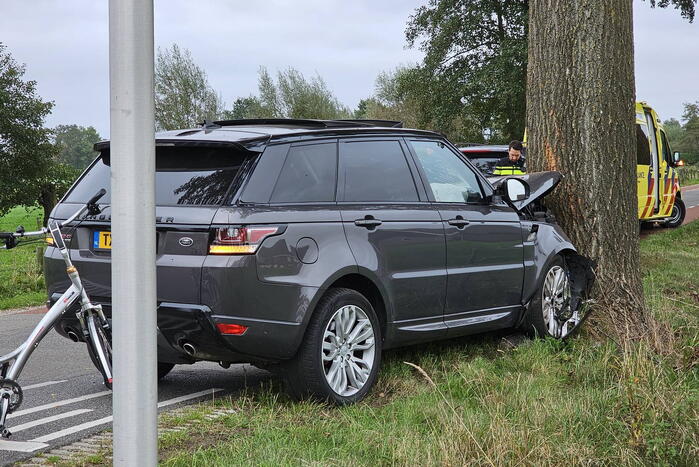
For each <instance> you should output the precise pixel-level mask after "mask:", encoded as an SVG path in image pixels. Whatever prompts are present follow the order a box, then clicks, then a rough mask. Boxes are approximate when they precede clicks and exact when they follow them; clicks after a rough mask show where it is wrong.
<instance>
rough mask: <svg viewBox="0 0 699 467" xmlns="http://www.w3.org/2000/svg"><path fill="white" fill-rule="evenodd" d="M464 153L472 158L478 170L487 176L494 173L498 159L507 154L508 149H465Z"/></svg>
mask: <svg viewBox="0 0 699 467" xmlns="http://www.w3.org/2000/svg"><path fill="white" fill-rule="evenodd" d="M463 153H464V154H465V155H466V157H468V158H469V159H470V160H471V162H472V163H473V165H475V166H476V168H478V170H480V171H481V172H482V173H483V174H484V175H487V176H490V175H493V171H494V170H495V166H496V165H497V164H498V161H499V160H500V159H501V158H503V157H506V156H507V151H503V152H496V151H463Z"/></svg>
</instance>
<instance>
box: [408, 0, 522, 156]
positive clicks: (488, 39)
mask: <svg viewBox="0 0 699 467" xmlns="http://www.w3.org/2000/svg"><path fill="white" fill-rule="evenodd" d="M528 3H529V2H528V1H527V0H430V1H429V2H428V4H427V6H422V7H420V8H418V9H417V10H416V11H415V14H414V15H413V16H412V17H411V18H410V20H409V21H408V26H407V30H406V35H407V40H408V45H409V46H411V47H412V46H414V45H415V44H416V43H418V42H419V43H420V49H421V50H423V51H424V52H425V59H424V61H423V63H422V64H420V65H419V66H418V67H417V69H418V73H419V75H421V77H420V79H419V80H415V81H413V82H412V83H413V94H414V95H416V96H418V97H419V99H420V101H421V109H422V112H423V113H424V116H423V117H422V121H431V122H432V124H433V125H434V127H435V128H434V129H437V130H439V131H443V132H445V133H447V134H448V135H449V136H450V137H452V138H454V139H466V138H467V139H471V140H472V139H474V137H473V136H470V135H476V137H477V140H479V141H482V140H483V138H484V137H487V138H488V139H489V140H490V141H492V142H504V141H508V140H511V139H519V138H521V137H522V135H523V133H524V116H525V108H526V105H525V85H526V72H527V8H528ZM458 120H461V126H462V127H464V128H465V129H466V131H465V134H464V133H463V131H462V132H461V134H459V131H458V130H457V128H455V126H457V124H458ZM467 135H468V136H467Z"/></svg>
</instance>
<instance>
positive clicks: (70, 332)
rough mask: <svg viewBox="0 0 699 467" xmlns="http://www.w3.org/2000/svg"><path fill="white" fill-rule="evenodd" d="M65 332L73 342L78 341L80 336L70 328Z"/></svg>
mask: <svg viewBox="0 0 699 467" xmlns="http://www.w3.org/2000/svg"><path fill="white" fill-rule="evenodd" d="M66 334H68V338H69V339H70V340H72V341H73V342H80V338H79V337H78V335H77V334H76V333H75V331H73V330H72V329H68V331H66Z"/></svg>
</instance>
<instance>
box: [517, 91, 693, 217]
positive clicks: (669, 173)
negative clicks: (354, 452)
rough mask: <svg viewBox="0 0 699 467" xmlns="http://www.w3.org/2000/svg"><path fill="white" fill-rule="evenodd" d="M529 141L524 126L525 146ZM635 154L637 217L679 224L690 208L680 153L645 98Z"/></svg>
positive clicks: (638, 110)
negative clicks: (683, 185) (685, 198)
mask: <svg viewBox="0 0 699 467" xmlns="http://www.w3.org/2000/svg"><path fill="white" fill-rule="evenodd" d="M526 144H527V130H526V129H525V130H524V145H525V147H526ZM636 155H637V162H636V164H637V165H636V185H637V190H638V192H637V194H638V219H639V220H640V221H641V222H663V223H665V225H667V226H668V227H679V226H680V225H682V222H683V221H684V216H685V214H686V211H687V210H686V208H685V206H684V202H682V193H681V191H680V179H679V177H678V174H677V169H676V168H675V167H677V165H678V163H679V162H680V153H679V152H675V153H673V152H672V151H671V150H670V142H669V141H668V139H667V135H666V134H665V130H664V129H663V124H662V122H661V121H660V117H658V114H657V113H656V112H655V110H653V108H652V107H651V106H649V105H648V104H647V103H645V102H636Z"/></svg>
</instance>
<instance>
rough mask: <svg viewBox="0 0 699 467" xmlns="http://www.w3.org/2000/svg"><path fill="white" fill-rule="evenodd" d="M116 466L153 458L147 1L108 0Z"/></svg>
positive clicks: (150, 91) (150, 90) (151, 167)
mask: <svg viewBox="0 0 699 467" xmlns="http://www.w3.org/2000/svg"><path fill="white" fill-rule="evenodd" d="M109 81H110V83H109V88H110V133H111V135H110V136H111V143H110V151H111V172H112V186H111V189H112V207H111V209H112V237H113V242H112V246H113V249H112V318H113V320H112V325H113V329H112V330H113V332H112V344H113V347H114V362H113V366H114V403H113V412H114V465H124V466H155V465H156V463H157V442H158V439H157V438H158V436H157V415H158V414H157V389H158V387H157V378H156V366H157V348H156V306H157V304H156V291H155V286H156V281H155V135H154V128H155V124H154V104H153V0H110V2H109Z"/></svg>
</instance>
